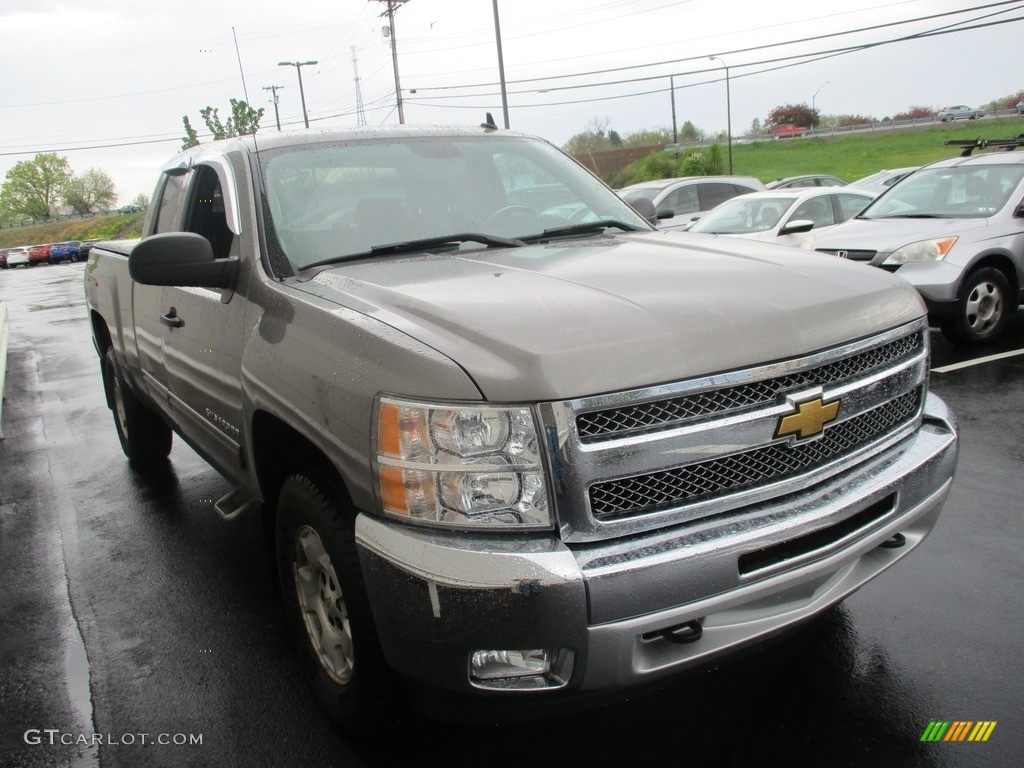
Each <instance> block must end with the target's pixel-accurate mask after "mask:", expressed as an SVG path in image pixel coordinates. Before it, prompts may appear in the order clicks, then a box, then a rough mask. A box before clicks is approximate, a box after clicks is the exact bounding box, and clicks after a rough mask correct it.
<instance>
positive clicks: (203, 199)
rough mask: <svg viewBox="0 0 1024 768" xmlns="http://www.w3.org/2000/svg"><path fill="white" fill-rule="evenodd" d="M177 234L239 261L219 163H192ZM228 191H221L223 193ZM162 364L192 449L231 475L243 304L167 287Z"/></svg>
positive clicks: (222, 293) (238, 418)
mask: <svg viewBox="0 0 1024 768" xmlns="http://www.w3.org/2000/svg"><path fill="white" fill-rule="evenodd" d="M191 175H192V177H193V178H192V180H191V183H190V184H189V187H188V193H187V196H186V210H185V215H184V223H183V226H182V229H183V230H184V231H187V232H194V233H196V234H199V235H203V236H204V237H206V238H207V239H208V240H209V241H210V243H211V245H213V251H214V254H215V256H216V257H217V258H227V257H228V256H237V255H238V253H239V248H240V243H239V240H240V238H239V233H238V232H236V231H234V230H233V229H232V227H235V228H236V229H237V228H238V224H237V222H238V221H239V217H238V215H237V208H235V215H229V210H228V209H229V208H230V207H232V206H237V201H236V199H235V197H234V195H233V194H231V191H232V190H233V189H234V187H233V180H232V176H231V174H230V172H229V170H228V168H227V167H225V166H220V165H216V166H215V165H212V164H211V165H195V166H193V168H192V172H191ZM225 191H227V194H226V193H225ZM161 309H162V310H163V313H164V316H165V317H167V316H170V317H171V318H173V322H172V323H171V324H170V325H169V326H167V327H165V331H164V335H163V339H164V365H165V366H166V369H167V381H168V385H169V388H170V406H171V411H172V414H173V416H174V418H175V420H176V421H178V422H179V423H180V424H181V425H182V426H183V428H184V430H185V433H186V434H187V435H188V436H189V439H190V442H191V443H192V445H193V447H194V448H195V449H196V450H197V451H198V452H199V453H201V454H202V455H203V456H204V457H205V458H206V459H207V460H208V461H210V463H211V464H213V465H214V466H215V467H217V468H218V469H220V470H221V471H222V472H224V474H226V475H228V476H229V477H234V476H237V475H238V467H239V466H240V463H241V455H240V443H241V434H242V426H243V425H242V385H241V352H242V347H243V345H244V343H245V338H244V323H245V302H244V301H242V300H240V299H239V298H238V297H237V296H236V295H235V292H234V290H233V289H231V290H212V289H207V288H181V287H165V288H164V289H163V297H162V304H161Z"/></svg>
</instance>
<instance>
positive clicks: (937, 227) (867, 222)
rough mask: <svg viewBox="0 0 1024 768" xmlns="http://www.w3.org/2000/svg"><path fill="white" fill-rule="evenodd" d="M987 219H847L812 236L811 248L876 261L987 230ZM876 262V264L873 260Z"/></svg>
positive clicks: (989, 222)
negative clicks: (873, 254) (870, 255)
mask: <svg viewBox="0 0 1024 768" xmlns="http://www.w3.org/2000/svg"><path fill="white" fill-rule="evenodd" d="M991 223H992V222H991V219H987V218H985V219H850V220H849V221H847V222H845V223H843V224H838V225H836V226H835V227H833V228H832V229H831V230H829V231H828V232H824V233H822V234H821V235H819V236H816V237H815V238H814V241H813V245H812V247H813V248H829V249H837V248H838V249H842V250H847V251H861V250H863V251H877V252H878V254H879V257H880V258H879V260H881V259H884V257H885V256H888V255H889V254H890V253H892V252H893V251H895V250H896V249H897V248H902V247H903V246H904V245H909V244H910V243H916V242H917V241H918V240H928V239H930V238H933V237H946V236H948V235H959V236H963V235H964V234H965V233H967V232H973V231H974V230H977V229H984V228H985V227H989V226H991ZM876 261H877V260H876Z"/></svg>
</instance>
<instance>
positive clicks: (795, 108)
mask: <svg viewBox="0 0 1024 768" xmlns="http://www.w3.org/2000/svg"><path fill="white" fill-rule="evenodd" d="M765 123H766V124H767V125H768V126H773V125H784V124H786V123H789V124H792V125H799V126H801V127H803V128H816V127H817V126H818V125H819V124H820V123H821V115H820V113H819V112H818V110H817V109H812V108H811V107H808V106H807V105H806V104H783V105H782V106H779V107H776V108H775V109H773V110H772V111H771V112H769V113H768V117H767V118H765Z"/></svg>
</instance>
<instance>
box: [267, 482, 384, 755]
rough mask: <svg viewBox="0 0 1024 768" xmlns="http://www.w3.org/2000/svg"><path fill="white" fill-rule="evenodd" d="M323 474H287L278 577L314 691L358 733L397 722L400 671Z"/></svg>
mask: <svg viewBox="0 0 1024 768" xmlns="http://www.w3.org/2000/svg"><path fill="white" fill-rule="evenodd" d="M334 497H335V494H334V493H332V492H331V490H330V485H329V484H328V483H327V482H325V481H323V480H321V479H320V477H319V473H317V472H314V471H304V472H301V473H298V474H294V475H292V476H291V477H289V478H288V479H287V480H285V482H284V484H283V485H282V486H281V492H280V494H279V495H278V500H277V519H276V526H275V537H274V538H275V548H276V558H277V569H278V577H279V579H280V583H281V593H282V596H283V597H284V601H285V610H286V613H287V619H288V623H289V624H290V626H291V629H292V634H293V636H294V638H295V641H296V643H297V644H298V646H299V648H300V651H301V654H302V657H303V660H304V661H305V666H306V670H307V672H308V674H309V678H310V683H311V685H312V687H313V692H314V694H315V695H316V697H317V699H318V700H319V701H320V703H321V704H322V705H323V706H324V707H325V708H326V709H327V711H328V712H329V713H330V714H331V716H332V717H333V718H334V719H335V720H336V721H337V722H338V723H339V724H341V725H342V726H343V727H345V728H346V729H347V730H349V731H351V732H352V733H354V734H356V735H369V734H373V733H377V732H379V731H381V730H383V729H384V728H385V727H388V726H393V725H394V724H395V722H396V719H397V715H398V706H397V705H398V704H400V703H401V701H400V700H401V695H400V693H401V692H400V687H399V685H398V681H397V676H396V675H395V673H394V672H393V671H392V670H391V669H390V668H389V667H388V666H387V663H386V661H385V659H384V654H383V651H382V650H381V648H380V643H379V641H378V639H377V632H376V628H375V626H374V623H373V617H372V615H371V612H370V603H369V598H368V597H367V594H366V586H365V584H364V582H363V576H362V571H361V569H360V567H359V560H358V554H357V552H356V544H355V530H354V519H353V515H352V514H351V512H350V511H349V510H348V508H347V506H346V505H345V504H343V503H342V502H341V501H339V500H336V499H335V498H334Z"/></svg>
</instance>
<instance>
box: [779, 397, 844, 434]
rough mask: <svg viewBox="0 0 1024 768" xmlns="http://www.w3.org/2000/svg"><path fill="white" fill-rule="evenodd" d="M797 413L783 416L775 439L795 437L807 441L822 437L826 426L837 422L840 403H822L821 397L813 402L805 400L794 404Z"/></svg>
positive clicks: (836, 401) (834, 401)
mask: <svg viewBox="0 0 1024 768" xmlns="http://www.w3.org/2000/svg"><path fill="white" fill-rule="evenodd" d="M794 405H795V406H796V413H791V414H789V415H788V416H783V417H782V418H781V419H779V424H778V426H777V427H776V428H775V437H777V438H778V437H789V436H790V435H793V436H794V437H796V439H797V440H806V439H807V438H809V437H816V436H817V435H820V434H821V432H822V430H824V429H825V425H826V424H828V423H829V422H830V421H835V420H836V417H837V416H838V415H839V401H838V400H833V401H832V402H830V403H825V402H822V399H821V398H820V397H816V398H814V399H813V400H805V401H804V402H802V403H794Z"/></svg>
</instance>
